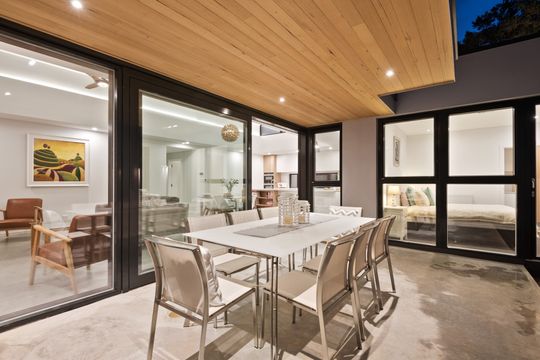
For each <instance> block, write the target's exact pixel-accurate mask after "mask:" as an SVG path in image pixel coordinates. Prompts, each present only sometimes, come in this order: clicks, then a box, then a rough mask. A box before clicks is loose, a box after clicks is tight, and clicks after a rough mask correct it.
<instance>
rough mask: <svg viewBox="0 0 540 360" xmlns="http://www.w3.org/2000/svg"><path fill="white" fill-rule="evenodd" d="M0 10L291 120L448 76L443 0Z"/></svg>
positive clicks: (141, 1) (372, 104)
mask: <svg viewBox="0 0 540 360" xmlns="http://www.w3.org/2000/svg"><path fill="white" fill-rule="evenodd" d="M0 15H1V16H2V17H5V18H7V19H10V20H12V21H15V22H19V23H22V24H24V25H26V26H30V27H33V28H36V29H38V30H41V31H44V32H47V33H49V34H52V35H55V36H59V37H61V38H63V39H66V40H68V41H72V42H75V43H78V44H80V45H82V46H86V47H89V48H91V49H93V50H96V51H99V52H102V53H105V54H107V55H110V56H113V57H116V58H119V59H122V60H125V61H128V62H130V63H133V64H135V65H138V66H141V67H144V68H148V69H150V70H152V71H155V72H157V73H159V74H162V75H164V76H168V77H171V78H174V79H177V80H180V81H183V82H185V83H187V84H189V85H192V86H195V87H199V88H202V89H204V90H207V91H210V92H213V93H215V94H217V95H220V96H223V97H226V98H229V99H231V100H234V101H237V102H240V103H243V104H246V105H248V106H251V107H254V108H257V109H260V110H262V111H265V112H268V113H270V114H272V115H275V116H278V117H282V118H284V119H287V120H290V121H293V122H297V123H299V124H302V125H318V124H323V123H331V122H337V121H342V120H347V119H353V118H359V117H366V116H376V115H387V114H389V113H390V109H389V108H388V107H387V106H386V104H385V103H384V102H383V101H382V100H381V99H380V98H379V96H380V95H381V94H387V93H393V92H401V91H404V90H407V89H413V88H418V87H425V86H430V85H433V84H437V83H446V82H448V81H453V80H454V68H453V66H454V62H453V43H452V33H451V26H450V25H451V24H450V9H449V5H448V1H447V0H414V1H412V0H337V1H325V0H298V1H296V2H291V1H286V0H199V1H196V0H183V1H180V2H179V1H173V0H117V1H108V0H85V2H84V9H82V10H80V11H78V10H75V9H73V8H72V7H71V6H70V5H69V2H67V1H48V0H33V1H3V2H0ZM389 68H393V69H394V70H395V71H396V76H394V77H393V78H386V77H385V76H384V73H385V72H386V70H388V69H389ZM279 96H285V97H286V99H287V101H286V103H285V104H280V103H279V102H278V98H279Z"/></svg>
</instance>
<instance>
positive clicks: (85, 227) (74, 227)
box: [69, 214, 111, 235]
mask: <svg viewBox="0 0 540 360" xmlns="http://www.w3.org/2000/svg"><path fill="white" fill-rule="evenodd" d="M110 230H111V215H110V214H95V215H75V216H74V217H73V218H72V219H71V224H70V225H69V232H75V231H84V232H87V233H89V234H92V235H97V234H99V233H103V232H108V231H110Z"/></svg>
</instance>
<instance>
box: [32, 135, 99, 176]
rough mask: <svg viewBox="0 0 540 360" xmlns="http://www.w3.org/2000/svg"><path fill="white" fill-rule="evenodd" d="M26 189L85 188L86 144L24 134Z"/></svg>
mask: <svg viewBox="0 0 540 360" xmlns="http://www.w3.org/2000/svg"><path fill="white" fill-rule="evenodd" d="M27 141H28V154H27V185H28V186H88V164H89V158H88V155H89V142H88V140H84V139H73V138H64V137H57V136H45V135H31V134H29V135H28V140H27Z"/></svg>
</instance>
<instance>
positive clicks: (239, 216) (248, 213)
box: [227, 209, 261, 225]
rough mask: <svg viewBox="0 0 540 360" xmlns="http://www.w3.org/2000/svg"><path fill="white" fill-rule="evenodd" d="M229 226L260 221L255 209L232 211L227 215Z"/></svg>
mask: <svg viewBox="0 0 540 360" xmlns="http://www.w3.org/2000/svg"><path fill="white" fill-rule="evenodd" d="M227 216H228V218H229V223H230V224H231V225H236V224H241V223H245V222H249V221H257V220H261V218H260V217H259V212H258V211H257V209H251V210H242V211H233V212H230V213H228V214H227Z"/></svg>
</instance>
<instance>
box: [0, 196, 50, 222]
mask: <svg viewBox="0 0 540 360" xmlns="http://www.w3.org/2000/svg"><path fill="white" fill-rule="evenodd" d="M36 206H37V207H42V206H43V200H42V199H8V201H7V204H6V212H5V218H6V219H33V218H34V209H35V207H36Z"/></svg>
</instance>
